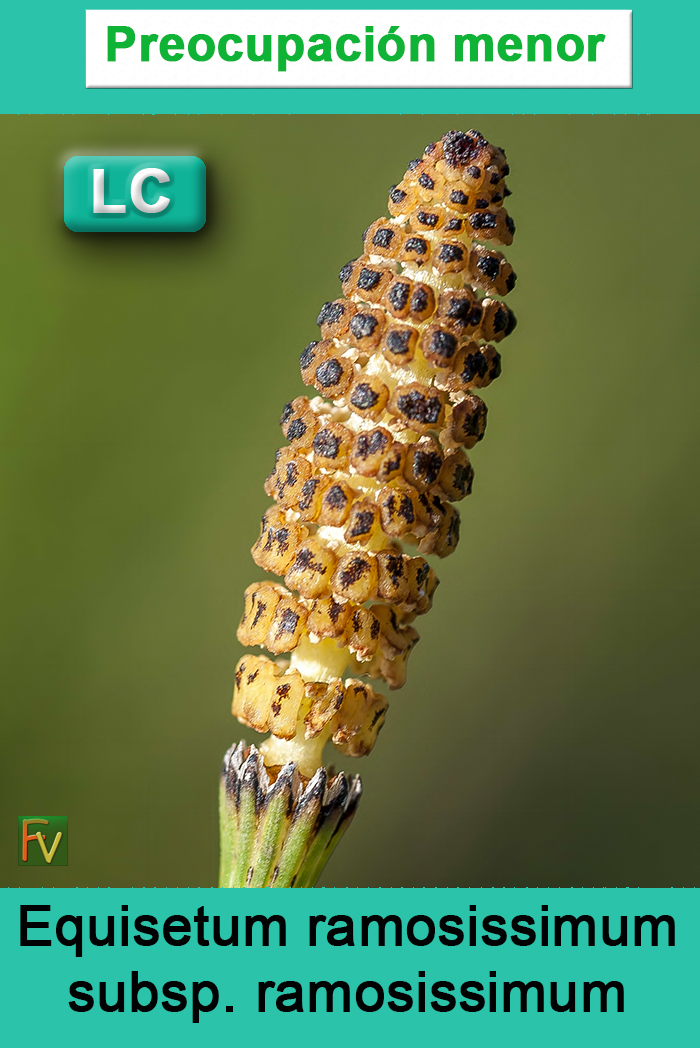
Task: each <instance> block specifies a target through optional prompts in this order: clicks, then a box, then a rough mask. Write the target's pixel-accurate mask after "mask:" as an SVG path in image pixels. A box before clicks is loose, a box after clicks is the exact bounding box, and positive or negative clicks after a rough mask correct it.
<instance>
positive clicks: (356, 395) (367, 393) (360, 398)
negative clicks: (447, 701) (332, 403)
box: [350, 382, 379, 411]
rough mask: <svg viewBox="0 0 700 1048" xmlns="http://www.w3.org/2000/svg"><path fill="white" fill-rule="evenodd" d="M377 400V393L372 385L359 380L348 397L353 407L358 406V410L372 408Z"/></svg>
mask: <svg viewBox="0 0 700 1048" xmlns="http://www.w3.org/2000/svg"><path fill="white" fill-rule="evenodd" d="M378 400H379V394H378V393H375V391H374V390H373V389H372V387H371V386H370V385H369V384H368V383H367V382H360V383H359V384H358V385H357V386H355V389H354V390H353V394H352V396H351V397H350V403H351V404H352V406H353V407H354V408H358V409H359V410H360V411H365V410H367V409H368V408H373V407H374V405H375V404H376V403H377V401H378Z"/></svg>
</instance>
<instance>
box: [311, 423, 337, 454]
mask: <svg viewBox="0 0 700 1048" xmlns="http://www.w3.org/2000/svg"><path fill="white" fill-rule="evenodd" d="M313 448H314V451H315V452H316V454H317V455H320V456H321V457H322V458H327V459H334V458H336V457H337V455H338V451H339V450H340V437H337V436H336V435H335V434H334V433H331V432H330V430H327V429H322V430H320V431H319V432H318V433H317V434H316V436H315V437H314V444H313Z"/></svg>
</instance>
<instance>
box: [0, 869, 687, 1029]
mask: <svg viewBox="0 0 700 1048" xmlns="http://www.w3.org/2000/svg"><path fill="white" fill-rule="evenodd" d="M21 905H25V906H37V905H43V906H50V907H51V909H50V911H30V912H28V913H27V920H31V921H36V922H39V921H47V923H48V924H49V928H48V929H46V930H44V929H41V928H38V929H37V928H33V929H28V930H27V937H28V938H29V939H32V940H35V939H41V938H44V937H45V936H47V935H48V936H49V941H51V940H53V942H52V946H51V948H48V947H45V946H44V947H42V946H38V947H37V946H35V947H34V948H29V947H27V946H21V945H20V934H19V932H20V906H21ZM200 906H201V907H202V914H203V915H209V916H210V917H212V916H213V915H220V916H221V918H222V925H221V927H222V929H226V928H227V926H228V933H230V930H231V915H236V916H237V917H238V920H239V926H240V928H243V927H244V926H245V917H246V916H251V917H252V916H254V915H256V914H262V915H266V916H269V915H272V914H279V915H281V916H283V917H284V918H285V921H286V925H287V944H286V946H285V947H280V946H279V945H278V942H279V938H278V935H275V929H276V928H278V925H274V926H273V928H272V934H271V939H270V944H269V945H268V946H267V947H264V946H262V945H259V942H260V938H259V935H260V928H259V927H258V928H257V934H256V936H255V938H254V939H253V945H250V946H246V945H239V946H238V947H234V946H230V947H219V946H215V945H213V943H212V942H211V931H212V922H211V920H210V921H209V923H208V927H207V932H208V936H209V940H210V945H209V947H206V946H204V945H203V944H202V945H200V944H198V942H197V941H196V931H195V935H194V936H192V935H191V936H190V939H189V941H188V942H181V943H180V944H179V945H177V946H176V945H168V944H167V943H166V942H165V941H164V940H163V936H162V929H163V923H164V920H165V918H166V917H167V916H169V915H182V916H183V917H185V918H187V919H188V920H189V921H190V924H191V927H190V932H191V931H192V929H194V924H193V923H192V918H193V915H194V914H195V913H196V911H197V909H198V908H199V907H200ZM471 906H473V907H474V910H473V911H472V910H471V909H470V907H471ZM122 907H126V909H125V910H124V909H122ZM543 907H548V910H547V913H548V920H549V922H550V924H549V928H550V932H551V929H552V928H553V927H554V925H553V923H552V922H553V918H554V917H555V916H556V915H566V914H571V915H573V916H574V917H577V916H579V915H581V914H587V915H590V916H591V917H592V918H593V919H594V921H595V931H596V939H595V943H594V945H589V944H588V932H587V930H586V926H585V924H584V925H582V929H581V939H580V941H579V944H578V945H577V946H573V945H571V938H570V932H568V931H566V930H565V931H564V934H563V936H562V941H561V945H560V946H557V945H556V944H555V942H554V936H553V935H550V939H551V944H550V945H548V946H545V945H543V944H542V937H541V934H539V935H538V939H537V942H536V943H535V944H533V945H531V946H524V945H523V944H522V943H521V944H520V945H517V944H516V943H515V942H513V941H511V939H510V938H508V939H507V941H506V942H505V943H504V944H503V945H501V946H495V945H488V944H485V943H484V942H483V941H482V939H481V938H480V935H481V932H482V926H481V921H482V920H483V919H486V918H487V915H499V916H501V917H502V919H503V921H504V922H505V926H506V928H507V929H508V934H510V932H511V930H514V929H512V924H511V922H512V920H513V919H517V917H516V915H531V916H532V918H533V919H534V921H535V924H534V927H535V928H536V929H539V928H540V927H541V925H540V922H541V919H542V915H543V913H544V909H543ZM123 913H128V916H129V918H130V921H131V922H133V920H134V918H135V917H136V916H137V915H139V914H148V915H151V916H152V917H153V918H154V919H155V920H157V922H158V928H159V929H160V930H161V935H160V937H159V940H158V942H157V943H154V944H152V945H151V946H149V947H147V948H145V947H144V946H139V945H135V944H134V943H133V939H131V938H129V940H128V943H127V945H121V941H120V939H121V933H120V923H121V922H120V921H119V918H120V916H121V915H122V914H123ZM471 913H475V916H476V919H477V925H476V928H477V929H478V931H477V934H476V935H475V940H474V945H470V944H469V938H468V928H469V924H468V922H469V916H470V914H471ZM68 914H72V915H74V916H76V915H77V916H80V917H82V918H83V941H84V948H83V951H82V956H76V953H77V950H76V948H75V947H70V946H65V945H60V943H58V942H57V941H56V935H55V926H56V921H57V920H58V918H59V917H60V916H62V915H68ZM311 914H313V915H317V914H322V915H325V916H326V918H327V919H328V920H330V918H331V917H332V916H333V915H335V914H344V915H348V916H350V917H352V919H353V921H354V922H355V925H356V927H358V928H359V927H361V917H362V915H372V914H378V915H382V916H383V915H387V914H395V915H397V918H399V919H400V920H401V924H402V929H406V928H407V927H408V925H409V921H410V920H411V917H413V916H416V915H424V916H426V917H428V918H430V919H431V920H432V921H433V922H434V925H435V927H436V929H438V930H437V931H436V936H435V938H434V939H433V941H432V942H429V943H427V944H425V945H420V944H416V943H415V942H413V943H411V942H410V941H409V940H408V938H407V935H406V932H405V931H404V932H403V939H402V945H401V946H396V945H394V944H393V937H392V929H393V925H390V926H389V935H388V940H387V944H386V945H385V946H384V947H380V946H378V945H377V940H376V937H375V936H376V929H375V933H374V935H373V936H372V939H371V945H368V946H362V945H361V944H360V945H358V944H357V942H356V944H355V946H347V945H346V946H338V947H334V946H332V945H328V942H327V940H326V938H325V934H324V932H323V926H324V925H323V924H321V931H320V933H319V935H318V938H317V945H316V946H315V947H312V946H310V945H309V938H308V928H309V916H310V915H311ZM646 914H651V915H654V916H657V917H658V916H660V915H662V914H667V915H669V916H670V917H672V918H673V921H674V923H675V945H673V946H670V945H668V934H667V930H666V926H665V925H663V924H662V925H661V928H660V932H659V938H658V945H656V946H653V945H651V941H650V935H649V926H648V925H646V926H644V932H643V934H640V940H641V941H640V945H639V946H635V945H632V944H628V945H627V946H626V947H625V946H610V945H604V944H603V943H602V942H601V928H602V918H603V915H609V917H610V921H611V924H610V933H611V935H612V937H613V938H615V937H616V936H617V934H618V932H619V929H620V915H626V916H627V918H628V932H629V930H630V929H633V928H634V920H633V917H634V915H638V916H640V917H643V915H646ZM88 915H93V916H94V917H95V920H96V929H97V933H98V935H104V934H105V929H106V918H107V916H108V915H114V916H116V921H115V925H116V931H117V943H115V945H114V946H102V947H98V946H92V945H90V944H89V942H88V941H87V940H88V927H89V926H88V919H87V918H88ZM447 915H455V916H456V917H459V918H460V919H461V920H462V921H463V924H462V930H463V931H464V932H465V939H464V941H463V942H462V943H455V942H454V941H452V945H450V941H449V940H448V941H447V942H444V944H443V943H440V941H439V940H438V937H437V936H438V933H439V927H438V925H439V921H440V918H441V917H443V916H447ZM699 918H700V897H699V896H698V892H697V890H692V889H683V888H675V889H674V888H657V889H654V888H416V889H413V888H393V889H392V888H388V889H386V888H385V889H381V888H380V889H377V888H355V889H343V888H326V889H312V890H310V891H297V890H295V889H292V888H288V889H281V890H279V891H275V890H269V889H265V888H261V889H252V890H250V891H244V890H238V891H237V890H236V889H227V890H223V891H219V889H217V888H151V889H138V888H131V889H117V888H111V889H110V888H75V889H70V888H52V889H51V888H50V889H44V890H41V889H21V888H20V889H10V888H7V889H5V890H4V891H2V892H0V936H2V942H3V944H4V946H3V950H2V955H1V956H0V972H1V973H2V978H3V989H4V991H5V999H6V1000H7V1002H8V1006H7V1008H6V1015H5V1016H4V1017H3V1019H4V1023H3V1028H4V1030H5V1031H6V1036H7V1041H8V1044H16V1043H21V1044H24V1043H30V1041H31V1040H37V1039H38V1040H43V1039H45V1040H46V1042H47V1043H48V1044H50V1045H52V1046H54V1045H57V1046H62V1045H66V1046H68V1045H86V1044H93V1043H94V1044H99V1045H100V1046H101V1048H122V1046H123V1045H124V1043H125V1041H124V1039H125V1037H128V1044H129V1046H130V1048H141V1046H143V1048H152V1046H153V1045H154V1044H155V1043H160V1042H161V1041H164V1042H165V1043H167V1045H168V1046H169V1048H178V1046H179V1045H188V1046H190V1045H198V1044H203V1045H206V1046H207V1048H208V1046H210V1045H212V1044H222V1045H239V1044H257V1043H258V1042H260V1041H263V1040H264V1041H265V1043H267V1044H270V1045H273V1046H275V1045H279V1046H282V1045H284V1046H290V1048H294V1046H297V1045H302V1044H303V1045H306V1046H309V1045H311V1046H313V1045H316V1044H318V1045H321V1044H323V1045H326V1044H332V1045H333V1046H334V1048H357V1045H358V1044H367V1045H383V1044H385V1043H388V1044H395V1043H396V1044H398V1043H400V1044H401V1045H402V1046H403V1048H425V1046H426V1045H428V1044H431V1043H433V1042H435V1041H437V1042H438V1043H440V1044H443V1043H444V1044H455V1045H466V1046H476V1045H479V1046H486V1045H488V1048H513V1046H514V1045H515V1046H517V1048H562V1046H566V1048H591V1046H595V1048H622V1046H624V1048H626V1046H627V1045H633V1046H634V1048H657V1046H658V1045H664V1046H665V1045H669V1046H671V1048H675V1046H677V1045H678V1046H685V1045H691V1044H695V1043H696V1042H697V1004H696V1001H697V934H698V921H699ZM326 926H327V925H326ZM129 927H131V928H133V924H129ZM564 927H565V929H567V928H568V927H569V926H568V925H567V924H565V926H564ZM416 928H417V931H416V934H417V936H418V937H419V938H422V937H423V936H424V935H425V934H426V932H427V931H428V927H427V926H426V924H425V921H424V920H423V921H421V920H420V918H418V924H417V926H416ZM127 930H128V929H127ZM176 930H178V931H179V932H180V933H181V934H186V929H185V930H184V931H183V927H182V924H178V925H177V926H176ZM63 934H64V938H66V939H68V941H70V940H71V939H73V938H74V937H75V924H74V923H73V922H72V921H71V920H69V921H68V923H67V924H66V926H65V929H64V933H63ZM224 934H226V932H224ZM632 942H633V938H632ZM360 943H361V939H360ZM132 972H138V979H139V981H141V980H149V981H151V982H152V983H153V984H154V987H156V988H157V989H158V990H159V1004H158V1006H157V1007H156V1008H154V1009H153V1011H149V1012H145V1013H144V1012H136V1013H133V1012H132V1011H131V1008H130V1003H131V993H130V982H131V973H132ZM492 972H493V973H495V974H494V976H493V977H492V975H491V973H492ZM422 977H425V979H424V981H425V983H426V984H427V986H428V987H432V985H433V983H435V982H439V981H441V980H448V981H449V982H451V983H452V984H453V986H454V987H455V988H458V987H460V985H461V984H462V983H463V982H466V981H467V980H476V981H478V982H479V983H481V985H482V987H484V988H486V987H487V986H490V980H491V979H492V978H493V979H494V980H495V982H494V985H495V988H496V997H495V999H494V1004H495V1005H496V1010H495V1011H493V1012H491V1011H490V1008H489V1007H485V1008H484V1009H483V1010H481V1011H478V1012H472V1013H467V1012H465V1011H463V1010H462V1009H461V1008H455V1009H454V1010H453V1011H450V1012H438V1011H436V1010H433V1009H432V1007H431V1005H430V1004H429V1003H428V1004H426V1008H425V1011H421V1010H420V1008H419V1007H417V1006H415V1005H414V1007H413V1008H412V1009H411V1011H407V1012H394V1011H392V1010H390V1009H389V1008H388V1007H386V1005H385V1006H383V1007H382V1008H381V1010H379V1011H377V1012H364V1011H361V1010H360V1009H358V1008H357V1007H356V1006H355V1004H354V1000H353V1004H352V1005H351V1009H350V1011H349V1012H347V1013H344V1012H342V1011H338V1010H337V1009H336V1010H334V1012H333V1013H328V1012H326V1010H325V1007H323V1006H322V1007H321V1010H319V1011H316V1012H310V1011H309V1009H308V982H309V981H310V980H323V979H325V980H329V981H336V980H338V979H343V980H345V981H347V982H348V983H349V985H350V986H351V987H352V988H353V992H354V988H355V987H357V986H358V985H360V984H361V983H363V982H366V981H375V982H376V983H378V984H379V985H380V987H387V986H388V985H389V984H390V983H391V982H393V981H395V980H403V981H407V982H408V983H410V984H411V986H412V987H413V994H414V999H415V1000H416V1001H418V1000H419V999H418V997H417V994H416V987H417V986H418V985H419V980H420V979H421V978H422ZM120 980H121V981H124V982H126V983H127V988H126V1010H125V1011H124V1012H123V1013H109V1012H103V1011H101V1010H100V1009H99V1007H93V1008H92V1009H91V1010H90V1011H88V1012H82V1013H79V1012H76V1011H73V1010H71V1009H70V1008H69V1006H68V1005H69V1001H70V1000H71V995H70V990H69V987H70V986H71V985H72V984H73V983H74V982H78V981H82V982H85V981H86V982H89V983H90V984H91V986H92V993H93V995H94V996H97V991H98V983H99V982H100V981H104V982H105V983H106V984H107V990H108V995H107V997H108V1000H109V1001H112V1002H113V1001H115V1000H116V986H117V982H118V981H120ZM169 980H178V981H180V982H181V983H182V984H184V987H183V989H184V990H185V992H186V995H187V997H188V1001H190V1002H191V997H192V984H193V982H194V981H195V980H197V981H198V982H199V981H202V980H209V981H213V982H214V983H215V984H216V987H217V988H218V990H219V992H220V999H219V1005H218V1007H217V1008H216V1009H215V1010H213V1011H212V1012H210V1013H207V1014H202V1015H201V1016H200V1021H199V1022H198V1023H194V1022H193V1021H192V1016H191V1014H190V1013H191V1005H190V1007H186V1008H185V1010H184V1011H182V1012H178V1013H168V1012H167V1011H165V1010H164V1009H163V1008H162V1007H161V1004H160V1001H162V996H161V994H160V988H161V987H162V985H163V984H164V983H165V982H166V981H169ZM262 980H268V981H270V980H271V981H272V982H273V983H274V984H276V985H278V984H279V983H281V982H283V981H287V980H296V981H298V982H300V983H302V984H305V985H306V987H307V996H306V998H305V1001H306V1006H305V1007H304V1011H303V1012H301V1013H300V1012H294V1013H290V1012H287V1013H284V1012H280V1011H278V1010H277V1009H276V1007H275V1006H274V1004H271V1003H270V1001H271V1000H274V997H275V994H274V993H273V994H272V995H271V997H270V999H269V1000H267V999H266V1000H267V1003H268V1005H269V1007H267V1008H266V1011H265V1013H259V1012H258V1006H257V1002H258V983H259V982H260V981H262ZM506 980H508V981H511V980H521V981H523V982H529V981H530V980H538V981H539V982H541V983H543V984H544V985H545V986H546V992H547V1003H546V1005H545V1007H544V1008H543V1011H542V1012H537V1011H534V1010H533V1007H534V1005H533V1002H530V1003H529V1004H528V1010H527V1012H526V1013H521V1012H520V1008H519V1006H518V1005H517V1004H516V1005H514V1007H513V1009H512V1010H511V1011H509V1012H506V1011H504V1010H503V1006H502V1003H501V1001H502V983H503V981H506ZM595 980H601V981H603V982H606V983H607V982H609V981H613V980H614V981H618V982H621V983H622V986H623V989H624V1011H623V1012H618V1011H617V1008H616V1006H615V1002H616V1000H617V998H616V995H614V996H613V1000H612V1001H611V1006H610V1009H609V1010H608V1011H607V1012H601V1011H600V1010H599V1007H598V1005H597V1004H594V1005H593V1007H592V1008H591V1010H590V1011H589V1012H586V1011H583V1010H582V1001H581V997H582V988H583V984H584V983H585V982H586V981H589V982H593V981H595ZM551 981H556V983H557V986H558V996H559V997H560V998H561V995H562V994H563V995H564V997H563V1000H564V1001H565V1000H566V993H567V989H568V983H569V982H570V981H573V982H574V984H575V989H576V995H577V996H576V1001H577V1007H576V1010H575V1012H567V1013H558V1012H556V1011H553V1010H552V1009H551V1007H550V1005H549V1000H550V998H549V993H550V983H551ZM443 988H444V987H443ZM82 989H85V988H84V987H83V988H82ZM287 989H289V987H287ZM477 989H478V987H477ZM146 995H148V991H147V990H146ZM426 996H427V998H428V999H430V998H431V996H432V991H431V990H429V991H428V992H427V994H426ZM202 998H203V1000H204V1001H205V1002H208V1001H209V1000H210V999H211V997H210V996H209V995H208V994H206V993H205V994H203V995H202ZM322 999H323V998H322ZM375 1000H376V996H373V995H372V992H371V991H370V994H369V1001H370V1003H374V1001H375ZM516 1000H517V997H516ZM227 1006H228V1010H227Z"/></svg>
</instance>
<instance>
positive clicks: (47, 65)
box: [0, 0, 700, 113]
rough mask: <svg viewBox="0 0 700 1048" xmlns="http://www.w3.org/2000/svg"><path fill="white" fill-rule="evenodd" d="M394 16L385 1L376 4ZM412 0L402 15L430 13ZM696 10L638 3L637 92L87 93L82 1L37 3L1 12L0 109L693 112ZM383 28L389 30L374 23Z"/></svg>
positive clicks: (519, 5) (528, 3) (153, 5)
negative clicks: (3, 47)
mask: <svg viewBox="0 0 700 1048" xmlns="http://www.w3.org/2000/svg"><path fill="white" fill-rule="evenodd" d="M230 6H231V5H229V4H220V3H219V4H217V3H207V4H204V5H195V4H192V3H191V2H190V3H172V2H170V3H168V2H163V0H160V2H159V0H151V2H149V3H148V4H147V5H144V8H147V9H150V10H163V9H165V10H167V9H191V8H193V7H195V8H196V7H202V8H203V9H204V8H207V9H212V8H214V9H222V10H226V9H228V8H230ZM246 6H247V7H248V8H250V9H265V8H269V6H270V5H269V2H268V0H262V2H260V3H253V2H251V3H249V4H247V5H246ZM278 6H279V8H280V10H296V9H299V7H300V6H303V8H304V9H305V10H308V9H319V8H326V9H328V8H330V7H335V8H337V9H338V10H351V9H352V8H353V7H354V8H363V9H367V8H368V6H370V5H368V4H367V3H364V2H363V3H359V4H355V5H347V4H341V5H338V4H336V5H332V4H329V3H328V0H321V3H307V2H305V3H304V4H303V5H299V4H296V5H295V4H286V5H278ZM374 6H375V7H376V9H377V10H384V11H386V10H387V7H386V4H380V5H374ZM424 6H425V5H424V4H423V0H417V2H416V0H413V2H412V0H408V2H407V3H404V4H402V6H401V8H400V9H397V11H396V16H395V21H396V24H398V25H399V27H400V24H401V15H402V13H405V12H406V11H409V10H414V9H420V8H421V7H424ZM478 6H479V7H480V8H483V9H493V10H499V9H502V8H504V7H507V8H508V9H512V10H522V9H529V8H532V7H533V6H537V7H539V8H540V9H542V10H559V9H562V8H566V5H565V4H561V3H560V4H552V3H538V4H537V5H533V3H532V0H525V2H517V0H509V2H508V3H507V4H503V5H498V4H493V3H488V2H484V3H481V2H480V3H479V5H478ZM575 6H576V7H577V8H579V9H590V10H602V9H611V10H615V9H618V8H620V7H624V6H628V5H621V4H619V3H614V4H610V3H608V4H605V3H600V2H597V3H592V4H577V5H575ZM440 7H441V8H442V9H449V10H454V11H455V12H459V11H464V10H468V8H467V7H466V5H464V4H463V3H454V2H452V3H451V2H450V0H445V2H442V0H441V4H440ZM699 10H700V9H699V8H698V5H697V4H694V3H691V2H689V0H683V2H680V0H679V2H678V3H677V4H675V5H674V7H673V10H672V13H667V12H666V11H665V10H664V9H661V8H659V5H658V4H652V3H651V0H644V2H638V3H635V4H634V5H633V7H632V11H633V15H632V33H633V86H632V88H631V89H628V90H624V91H622V90H619V89H609V88H575V89H574V88H572V89H542V88H532V89H522V88H520V89H510V88H503V89H493V88H490V89H472V90H469V89H458V90H454V89H448V88H434V89H421V88H416V89H412V88H402V89H395V88H386V89H381V88H377V89H365V90H362V89H345V88H338V89H308V88H298V89H288V90H278V89H260V88H258V89H221V88H211V89H196V88H190V89H187V88H182V89H179V88H170V89H162V88H154V89H141V88H138V89H123V88H119V89H117V88H109V89H100V90H95V89H90V90H89V89H87V88H86V87H85V11H86V6H85V4H84V3H80V2H78V0H64V2H63V3H61V4H56V3H53V2H50V0H36V2H35V3H34V4H32V5H30V6H26V5H24V6H23V5H19V4H16V5H13V7H12V8H11V9H10V10H9V11H7V12H5V13H4V17H3V32H4V38H5V41H6V47H5V57H4V59H3V68H2V72H1V74H0V75H1V76H2V84H1V86H0V111H2V112H5V113H391V112H395V113H444V112H453V113H462V112H465V113H466V112H470V111H471V112H491V113H696V112H697V111H698V94H699V92H698V86H697V75H696V55H695V39H696V35H697V28H698V22H699V20H700V16H699V14H698V11H699ZM375 28H376V30H377V32H378V33H379V32H385V31H387V30H388V29H389V28H390V27H389V26H388V25H387V26H386V27H382V26H380V25H379V24H377V26H376V27H375Z"/></svg>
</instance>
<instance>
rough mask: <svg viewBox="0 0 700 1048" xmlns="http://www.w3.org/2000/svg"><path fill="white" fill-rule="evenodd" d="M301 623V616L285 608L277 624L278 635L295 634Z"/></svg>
mask: <svg viewBox="0 0 700 1048" xmlns="http://www.w3.org/2000/svg"><path fill="white" fill-rule="evenodd" d="M298 623H299V616H298V614H297V613H296V611H292V609H291V608H285V609H284V611H283V612H282V614H281V615H280V617H279V620H278V623H277V635H278V636H280V635H281V634H282V633H294V631H295V630H296V628H297V625H298Z"/></svg>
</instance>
